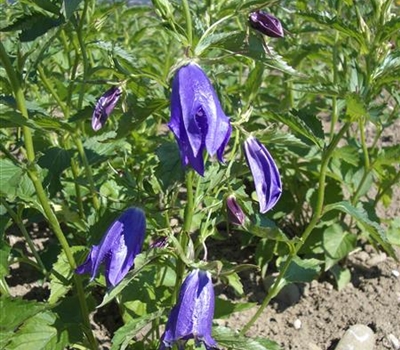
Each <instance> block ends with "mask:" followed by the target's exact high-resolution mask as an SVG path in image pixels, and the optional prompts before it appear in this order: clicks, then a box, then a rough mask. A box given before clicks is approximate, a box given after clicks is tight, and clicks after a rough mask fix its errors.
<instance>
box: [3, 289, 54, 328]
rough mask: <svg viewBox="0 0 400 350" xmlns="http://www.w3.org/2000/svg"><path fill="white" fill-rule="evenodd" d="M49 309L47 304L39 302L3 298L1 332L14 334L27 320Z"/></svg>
mask: <svg viewBox="0 0 400 350" xmlns="http://www.w3.org/2000/svg"><path fill="white" fill-rule="evenodd" d="M47 308H48V306H47V305H46V304H44V303H39V302H37V301H28V300H23V299H20V298H10V297H1V298H0V310H2V312H0V332H13V331H14V330H15V329H16V328H17V327H18V326H20V325H21V324H22V323H23V322H24V321H25V320H27V319H28V318H30V317H32V316H34V315H36V314H37V313H39V312H42V311H43V310H46V309H47ZM3 311H4V312H3Z"/></svg>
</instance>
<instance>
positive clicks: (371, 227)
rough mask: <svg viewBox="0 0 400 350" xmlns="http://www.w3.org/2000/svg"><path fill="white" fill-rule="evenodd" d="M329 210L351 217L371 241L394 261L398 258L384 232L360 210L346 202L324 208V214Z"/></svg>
mask: <svg viewBox="0 0 400 350" xmlns="http://www.w3.org/2000/svg"><path fill="white" fill-rule="evenodd" d="M331 210H339V211H341V212H343V213H346V214H349V215H350V216H352V217H353V218H354V219H355V220H356V221H357V223H358V225H359V226H360V228H361V229H362V230H363V231H367V232H368V233H369V234H370V236H371V237H372V239H373V240H374V241H376V242H377V243H378V244H380V245H381V246H382V248H383V249H384V250H385V251H386V252H387V253H388V254H389V255H390V256H391V257H392V258H394V259H395V260H396V261H398V258H397V256H396V253H395V251H394V249H393V247H392V246H391V245H390V243H389V242H388V240H387V238H386V234H385V230H384V229H383V228H382V227H381V226H380V225H379V224H378V223H377V222H375V221H372V220H370V219H369V218H368V214H367V212H366V211H365V210H363V209H361V208H356V207H354V206H352V205H351V204H350V203H349V202H347V201H342V202H338V203H333V204H329V205H327V206H325V210H324V214H326V213H328V212H329V211H331Z"/></svg>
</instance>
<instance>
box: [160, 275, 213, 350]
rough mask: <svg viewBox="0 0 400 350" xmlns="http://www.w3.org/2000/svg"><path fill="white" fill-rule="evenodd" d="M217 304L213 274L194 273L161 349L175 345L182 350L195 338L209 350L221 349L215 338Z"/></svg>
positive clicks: (173, 316) (183, 292)
mask: <svg viewBox="0 0 400 350" xmlns="http://www.w3.org/2000/svg"><path fill="white" fill-rule="evenodd" d="M214 303H215V297H214V287H213V284H212V280H211V274H210V273H209V272H208V271H202V270H198V269H196V270H193V271H192V272H191V273H190V274H189V275H188V276H187V277H186V279H185V281H184V282H183V284H182V287H181V290H180V292H179V299H178V303H177V304H176V305H175V306H174V307H173V309H172V310H171V313H170V315H169V318H168V322H167V325H166V327H165V332H164V334H163V336H162V337H161V345H160V348H159V350H164V349H166V348H171V347H172V346H173V345H174V344H176V345H177V346H178V349H184V345H185V343H186V342H187V341H188V340H189V339H194V340H195V343H196V345H199V343H203V344H204V346H205V348H206V349H208V350H211V349H217V343H216V341H215V340H214V339H213V338H212V336H211V328H212V320H213V317H214Z"/></svg>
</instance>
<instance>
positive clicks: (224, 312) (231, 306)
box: [214, 297, 256, 319]
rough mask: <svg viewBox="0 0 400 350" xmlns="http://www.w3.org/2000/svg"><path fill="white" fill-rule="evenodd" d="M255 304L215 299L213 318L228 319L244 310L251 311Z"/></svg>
mask: <svg viewBox="0 0 400 350" xmlns="http://www.w3.org/2000/svg"><path fill="white" fill-rule="evenodd" d="M255 305H256V303H240V302H239V303H234V302H232V301H230V300H225V299H221V298H218V297H217V298H216V299H215V312H214V318H216V319H221V318H228V317H229V316H230V315H232V314H233V313H235V312H241V311H244V310H248V309H251V308H252V307H254V306H255Z"/></svg>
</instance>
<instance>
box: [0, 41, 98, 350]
mask: <svg viewBox="0 0 400 350" xmlns="http://www.w3.org/2000/svg"><path fill="white" fill-rule="evenodd" d="M0 60H1V62H2V63H3V66H4V69H5V70H6V73H7V75H8V77H9V80H10V83H11V87H12V89H13V92H14V97H15V100H16V104H17V108H18V110H19V111H20V112H21V114H22V116H23V117H24V118H26V119H28V111H27V109H26V103H25V97H24V94H23V91H22V87H21V85H20V81H19V79H18V77H17V75H16V73H15V71H14V69H13V67H12V64H11V61H10V58H9V57H8V54H7V52H6V51H5V49H4V46H3V44H2V43H1V42H0ZM22 130H23V134H24V144H25V148H26V151H27V158H28V165H27V172H28V176H29V178H30V179H31V181H32V184H33V186H34V187H35V191H36V195H37V197H38V199H39V202H40V204H41V206H42V209H43V213H44V215H45V217H46V219H47V221H48V223H49V225H50V227H51V228H52V230H53V232H54V234H55V235H56V237H57V239H58V241H59V242H60V244H61V247H62V249H63V251H64V253H65V256H66V257H67V260H68V263H69V265H70V266H71V269H72V270H74V269H75V268H76V263H75V260H74V257H73V255H72V251H71V249H70V247H69V245H68V242H67V240H66V238H65V236H64V233H63V232H62V230H61V227H60V223H59V222H58V219H57V217H56V215H55V213H54V211H53V209H52V208H51V206H50V200H49V198H48V197H47V195H46V192H45V190H44V188H43V186H42V182H41V181H40V179H39V176H38V170H37V166H36V164H35V151H34V147H33V138H32V133H31V131H30V129H29V128H28V127H26V126H24V127H22ZM74 280H75V287H76V290H77V293H78V299H79V303H80V307H81V312H82V319H83V323H84V327H85V328H86V329H87V332H86V335H87V337H88V340H89V342H90V344H91V347H92V349H97V341H96V339H95V337H94V335H93V332H92V330H91V326H90V320H89V310H88V307H87V304H86V298H85V294H84V291H83V286H82V281H81V279H80V276H79V275H77V274H74Z"/></svg>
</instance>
